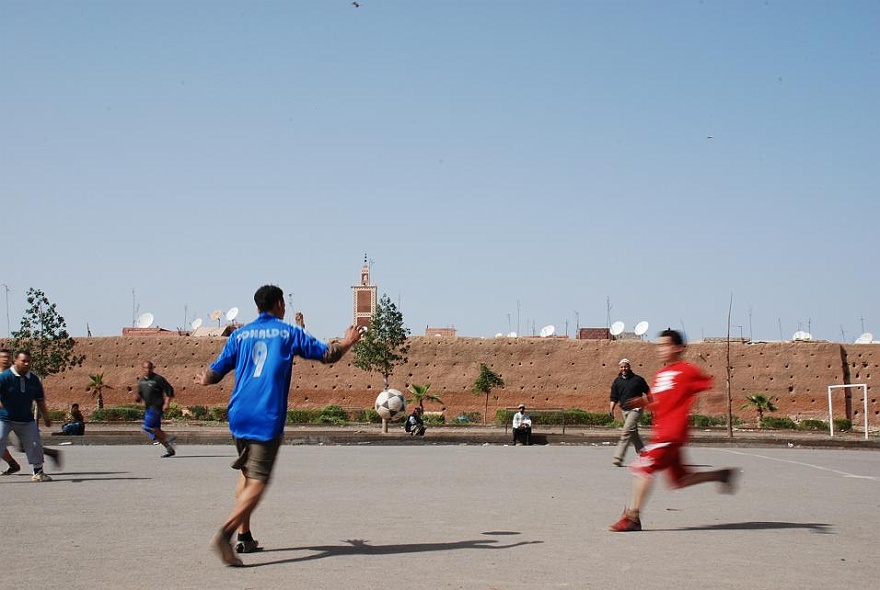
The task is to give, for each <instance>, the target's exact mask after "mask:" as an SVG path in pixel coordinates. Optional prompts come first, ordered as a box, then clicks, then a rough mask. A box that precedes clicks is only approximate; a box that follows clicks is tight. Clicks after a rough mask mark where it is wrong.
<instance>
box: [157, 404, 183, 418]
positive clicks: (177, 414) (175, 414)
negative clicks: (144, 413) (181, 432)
mask: <svg viewBox="0 0 880 590" xmlns="http://www.w3.org/2000/svg"><path fill="white" fill-rule="evenodd" d="M162 418H163V419H164V420H180V419H181V418H183V408H182V407H181V406H180V404H178V403H177V402H171V405H170V406H168V411H167V412H165V415H164V416H162Z"/></svg>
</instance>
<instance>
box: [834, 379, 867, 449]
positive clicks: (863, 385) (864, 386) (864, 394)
mask: <svg viewBox="0 0 880 590" xmlns="http://www.w3.org/2000/svg"><path fill="white" fill-rule="evenodd" d="M859 387H860V388H861V389H862V400H863V401H864V409H863V410H862V421H863V422H864V423H865V440H868V385H867V384H866V383H850V384H849V385H829V386H828V427H829V428H830V429H831V436H832V437H833V436H834V416H833V415H832V410H831V393H832V392H833V391H834V390H835V389H854V388H859Z"/></svg>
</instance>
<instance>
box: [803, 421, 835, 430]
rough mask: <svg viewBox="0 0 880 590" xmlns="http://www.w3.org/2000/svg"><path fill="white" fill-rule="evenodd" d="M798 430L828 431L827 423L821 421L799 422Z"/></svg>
mask: <svg viewBox="0 0 880 590" xmlns="http://www.w3.org/2000/svg"><path fill="white" fill-rule="evenodd" d="M798 428H800V429H801V430H828V423H827V422H823V421H822V420H801V423H800V424H798Z"/></svg>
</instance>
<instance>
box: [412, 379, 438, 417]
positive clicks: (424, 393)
mask: <svg viewBox="0 0 880 590" xmlns="http://www.w3.org/2000/svg"><path fill="white" fill-rule="evenodd" d="M430 388H431V384H430V383H428V384H427V385H418V384H416V383H413V384H412V385H410V386H409V387H407V391H409V392H410V393H411V394H413V396H412V398H411V399H408V400H406V403H408V404H411V403H413V402H415V403H417V404H419V407H420V408H422V410H423V411H424V409H425V405H424V400H428V401H430V402H437V403H438V404H442V403H443V400H442V399H440V396H439V395H434V394H433V393H428V390H429V389H430Z"/></svg>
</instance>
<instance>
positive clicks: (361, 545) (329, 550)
mask: <svg viewBox="0 0 880 590" xmlns="http://www.w3.org/2000/svg"><path fill="white" fill-rule="evenodd" d="M344 542H345V543H346V544H345V545H313V546H308V547H283V548H279V549H265V550H263V551H262V553H273V552H276V551H314V552H315V553H313V554H312V555H304V556H302V557H291V558H290V559H277V560H275V561H265V562H263V563H249V564H247V565H245V566H244V567H262V566H264V565H279V564H283V563H297V562H300V561H312V560H314V559H325V558H327V557H341V556H344V555H393V554H397V553H423V552H425V551H455V550H458V549H512V548H513V547H519V546H521V545H533V544H537V543H543V542H544V541H520V542H519V543H509V544H507V545H493V543H497V542H498V541H495V540H493V539H476V540H472V541H453V542H451V543H405V544H404V543H402V544H394V545H370V544H369V543H368V542H367V541H364V540H362V539H348V540H346V541H344Z"/></svg>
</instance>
